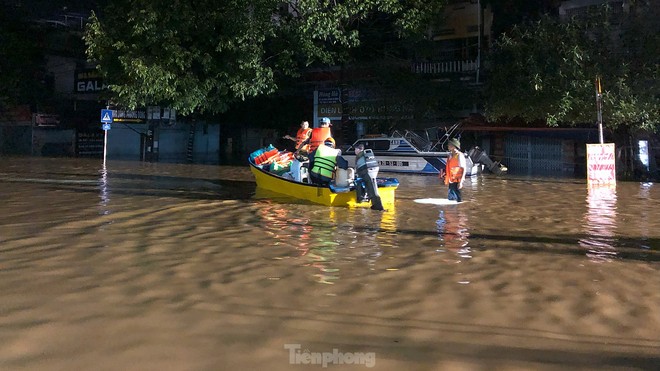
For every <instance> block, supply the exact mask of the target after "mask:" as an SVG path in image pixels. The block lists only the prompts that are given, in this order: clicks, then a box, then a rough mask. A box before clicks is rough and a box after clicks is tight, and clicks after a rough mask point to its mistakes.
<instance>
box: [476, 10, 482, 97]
mask: <svg viewBox="0 0 660 371" xmlns="http://www.w3.org/2000/svg"><path fill="white" fill-rule="evenodd" d="M477 32H478V33H477V79H476V83H477V85H478V84H479V70H481V0H477Z"/></svg>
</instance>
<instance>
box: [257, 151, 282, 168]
mask: <svg viewBox="0 0 660 371" xmlns="http://www.w3.org/2000/svg"><path fill="white" fill-rule="evenodd" d="M278 153H279V151H278V150H277V148H273V149H271V150H270V151H267V152H264V153H262V154H260V155H259V156H257V157H255V158H254V163H255V164H256V165H261V164H262V163H264V162H266V161H267V160H268V159H269V158H271V157H272V156H275V155H277V154H278Z"/></svg>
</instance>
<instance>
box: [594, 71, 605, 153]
mask: <svg viewBox="0 0 660 371" xmlns="http://www.w3.org/2000/svg"><path fill="white" fill-rule="evenodd" d="M596 109H597V110H598V139H600V144H603V143H604V140H603V91H602V89H601V87H600V76H596Z"/></svg>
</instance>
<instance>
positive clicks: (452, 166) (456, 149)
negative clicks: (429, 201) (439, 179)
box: [444, 138, 467, 202]
mask: <svg viewBox="0 0 660 371" xmlns="http://www.w3.org/2000/svg"><path fill="white" fill-rule="evenodd" d="M466 167H467V161H466V160H465V155H464V154H463V153H461V142H460V141H459V140H458V139H456V138H452V139H450V140H449V158H447V166H446V168H445V174H444V176H445V185H447V186H448V187H449V190H448V191H447V199H449V200H455V201H456V202H461V201H463V198H462V195H461V189H462V188H463V182H465V169H466Z"/></svg>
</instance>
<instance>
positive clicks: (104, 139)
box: [103, 130, 108, 167]
mask: <svg viewBox="0 0 660 371" xmlns="http://www.w3.org/2000/svg"><path fill="white" fill-rule="evenodd" d="M103 132H104V134H103V167H105V157H106V154H107V153H108V131H107V130H103Z"/></svg>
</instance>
